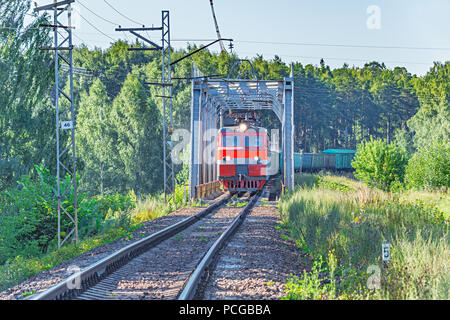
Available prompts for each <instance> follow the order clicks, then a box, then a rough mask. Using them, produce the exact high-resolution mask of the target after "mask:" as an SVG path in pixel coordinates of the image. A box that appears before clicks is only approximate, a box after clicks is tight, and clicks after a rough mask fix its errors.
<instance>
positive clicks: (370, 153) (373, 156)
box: [352, 137, 408, 190]
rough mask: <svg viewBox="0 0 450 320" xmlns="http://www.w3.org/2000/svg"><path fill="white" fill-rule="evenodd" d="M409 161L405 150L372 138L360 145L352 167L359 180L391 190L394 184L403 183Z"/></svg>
mask: <svg viewBox="0 0 450 320" xmlns="http://www.w3.org/2000/svg"><path fill="white" fill-rule="evenodd" d="M407 161H408V160H407V157H406V153H405V151H404V150H402V149H401V148H399V147H397V146H396V145H394V144H393V143H391V144H387V143H386V142H385V141H384V140H381V139H378V140H374V139H373V138H372V137H371V138H370V141H363V142H362V143H361V144H359V145H358V147H357V152H356V155H355V158H354V159H353V161H352V167H353V168H354V169H355V177H356V178H357V179H360V180H361V181H364V182H366V183H367V184H369V185H370V186H374V187H377V188H380V189H383V190H390V189H391V186H392V185H393V183H394V182H398V183H403V179H404V175H405V167H406V164H407Z"/></svg>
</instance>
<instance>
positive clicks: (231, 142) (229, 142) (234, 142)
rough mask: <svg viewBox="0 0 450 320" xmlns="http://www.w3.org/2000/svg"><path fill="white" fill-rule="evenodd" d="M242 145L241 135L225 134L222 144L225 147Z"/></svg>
mask: <svg viewBox="0 0 450 320" xmlns="http://www.w3.org/2000/svg"><path fill="white" fill-rule="evenodd" d="M240 145H241V137H239V136H223V137H222V146H224V147H239V146H240Z"/></svg>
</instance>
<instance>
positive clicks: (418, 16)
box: [36, 0, 450, 75]
mask: <svg viewBox="0 0 450 320" xmlns="http://www.w3.org/2000/svg"><path fill="white" fill-rule="evenodd" d="M107 1H108V2H109V3H110V4H111V5H112V6H114V7H115V8H116V9H117V10H118V11H120V12H121V13H122V14H123V15H125V16H127V17H129V18H130V19H132V20H134V21H137V22H139V23H142V24H145V25H146V26H150V25H152V24H154V25H155V26H160V25H161V10H170V19H171V37H172V39H173V40H174V41H173V42H172V45H173V46H174V47H175V48H180V47H186V42H185V41H175V40H179V39H215V38H216V33H215V28H214V24H213V20H212V15H211V10H210V5H209V0H190V1H187V0H159V1H157V0H151V1H150V0H126V1H125V0H107ZM36 2H37V3H38V5H43V4H48V3H51V2H52V0H38V1H36ZM77 2H79V3H78V4H77V5H76V10H77V11H79V12H80V13H81V15H82V16H83V17H84V18H85V19H87V20H89V22H91V23H92V24H93V25H94V26H96V27H97V28H98V29H100V30H101V31H102V32H104V33H105V34H106V35H107V36H109V37H111V38H113V39H119V38H122V39H126V38H125V33H120V32H115V31H114V28H115V26H114V25H113V24H111V23H108V22H106V21H104V20H102V19H100V18H99V17H97V16H96V15H94V14H93V13H91V12H90V11H89V10H88V9H86V8H85V7H87V8H89V9H90V10H92V11H94V12H95V13H97V14H98V15H100V16H101V17H103V18H104V19H107V20H110V21H111V22H114V23H117V24H120V25H121V26H123V27H137V26H138V25H137V24H136V23H133V22H131V21H129V20H127V19H126V18H124V17H122V16H121V15H119V14H118V13H117V12H115V11H114V10H113V9H112V8H111V7H110V6H108V5H107V4H106V3H105V2H104V0H77ZM81 4H83V5H84V6H85V7H83V6H82V5H81ZM214 5H215V11H216V16H217V19H218V23H219V27H220V32H221V34H222V37H223V38H232V39H234V40H235V42H234V45H235V49H234V50H235V52H237V53H238V54H239V55H240V56H241V57H249V58H251V57H254V56H255V55H256V54H262V55H263V56H264V57H265V58H266V59H272V58H273V57H274V55H275V54H277V55H279V56H280V57H281V58H282V60H283V61H285V62H286V63H289V62H291V61H300V62H302V63H303V64H308V63H312V64H318V63H319V60H320V58H322V57H323V58H324V59H325V62H326V63H327V64H328V65H330V66H331V67H333V68H335V67H340V66H342V65H343V63H344V62H347V63H348V64H349V65H356V66H362V65H363V64H364V63H365V62H368V61H373V60H377V61H380V62H385V63H386V65H387V66H388V67H390V68H392V67H394V66H396V65H399V66H405V67H406V68H407V69H408V70H409V71H410V72H411V73H415V74H418V75H423V74H424V73H426V71H427V70H428V69H429V68H430V66H431V65H432V62H433V61H447V60H450V36H449V34H450V0H370V1H367V0H340V1H338V0H278V1H262V0H240V1H237V0H215V1H214ZM372 5H375V6H377V7H378V8H379V16H374V13H375V12H374V11H371V12H370V13H367V9H368V8H369V7H370V6H372ZM378 17H379V19H377V18H378ZM373 19H375V20H373ZM75 20H76V21H75V23H76V26H77V29H76V30H75V31H74V32H75V34H76V37H74V42H75V44H80V43H81V42H84V43H86V44H87V45H88V46H89V47H94V46H98V47H101V48H107V47H108V46H109V44H110V43H111V41H112V40H111V39H110V38H108V37H107V36H105V35H103V34H101V33H99V32H98V31H97V30H95V28H93V27H92V26H90V25H89V24H88V23H87V22H86V21H85V20H84V19H83V18H81V17H79V16H77V14H75ZM368 20H369V22H374V21H375V22H379V24H378V25H379V28H378V29H373V28H369V27H368V26H367V22H368ZM372 25H373V24H372ZM150 35H151V36H152V39H153V40H154V41H158V39H160V38H161V35H160V33H151V34H150ZM128 38H129V39H130V40H134V37H132V36H131V35H128ZM82 40H83V41H82ZM252 41H253V42H260V43H252ZM261 42H264V43H261ZM267 42H268V43H267ZM274 42H275V43H274ZM198 43H199V44H201V43H206V42H205V41H203V42H198ZM281 43H291V44H281ZM295 43H296V44H295ZM300 44H303V45H300ZM305 44H308V45H305ZM316 44H320V45H316ZM323 45H332V46H323ZM335 45H338V46H335ZM340 45H349V46H378V47H379V46H381V47H414V48H440V49H439V50H425V49H420V50H414V49H411V48H409V49H400V48H367V47H364V48H361V47H345V46H340ZM445 48H446V49H447V50H444V49H445ZM211 50H213V51H218V50H219V46H218V45H216V46H215V47H211Z"/></svg>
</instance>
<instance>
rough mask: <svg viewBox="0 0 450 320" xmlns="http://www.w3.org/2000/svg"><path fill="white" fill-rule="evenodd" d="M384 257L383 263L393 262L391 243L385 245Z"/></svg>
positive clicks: (383, 249)
mask: <svg viewBox="0 0 450 320" xmlns="http://www.w3.org/2000/svg"><path fill="white" fill-rule="evenodd" d="M382 256H383V261H389V260H391V245H390V244H389V243H383V245H382Z"/></svg>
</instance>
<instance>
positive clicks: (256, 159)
mask: <svg viewBox="0 0 450 320" xmlns="http://www.w3.org/2000/svg"><path fill="white" fill-rule="evenodd" d="M253 159H254V160H255V161H259V160H261V158H260V157H258V156H256V157H254V158H253Z"/></svg>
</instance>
